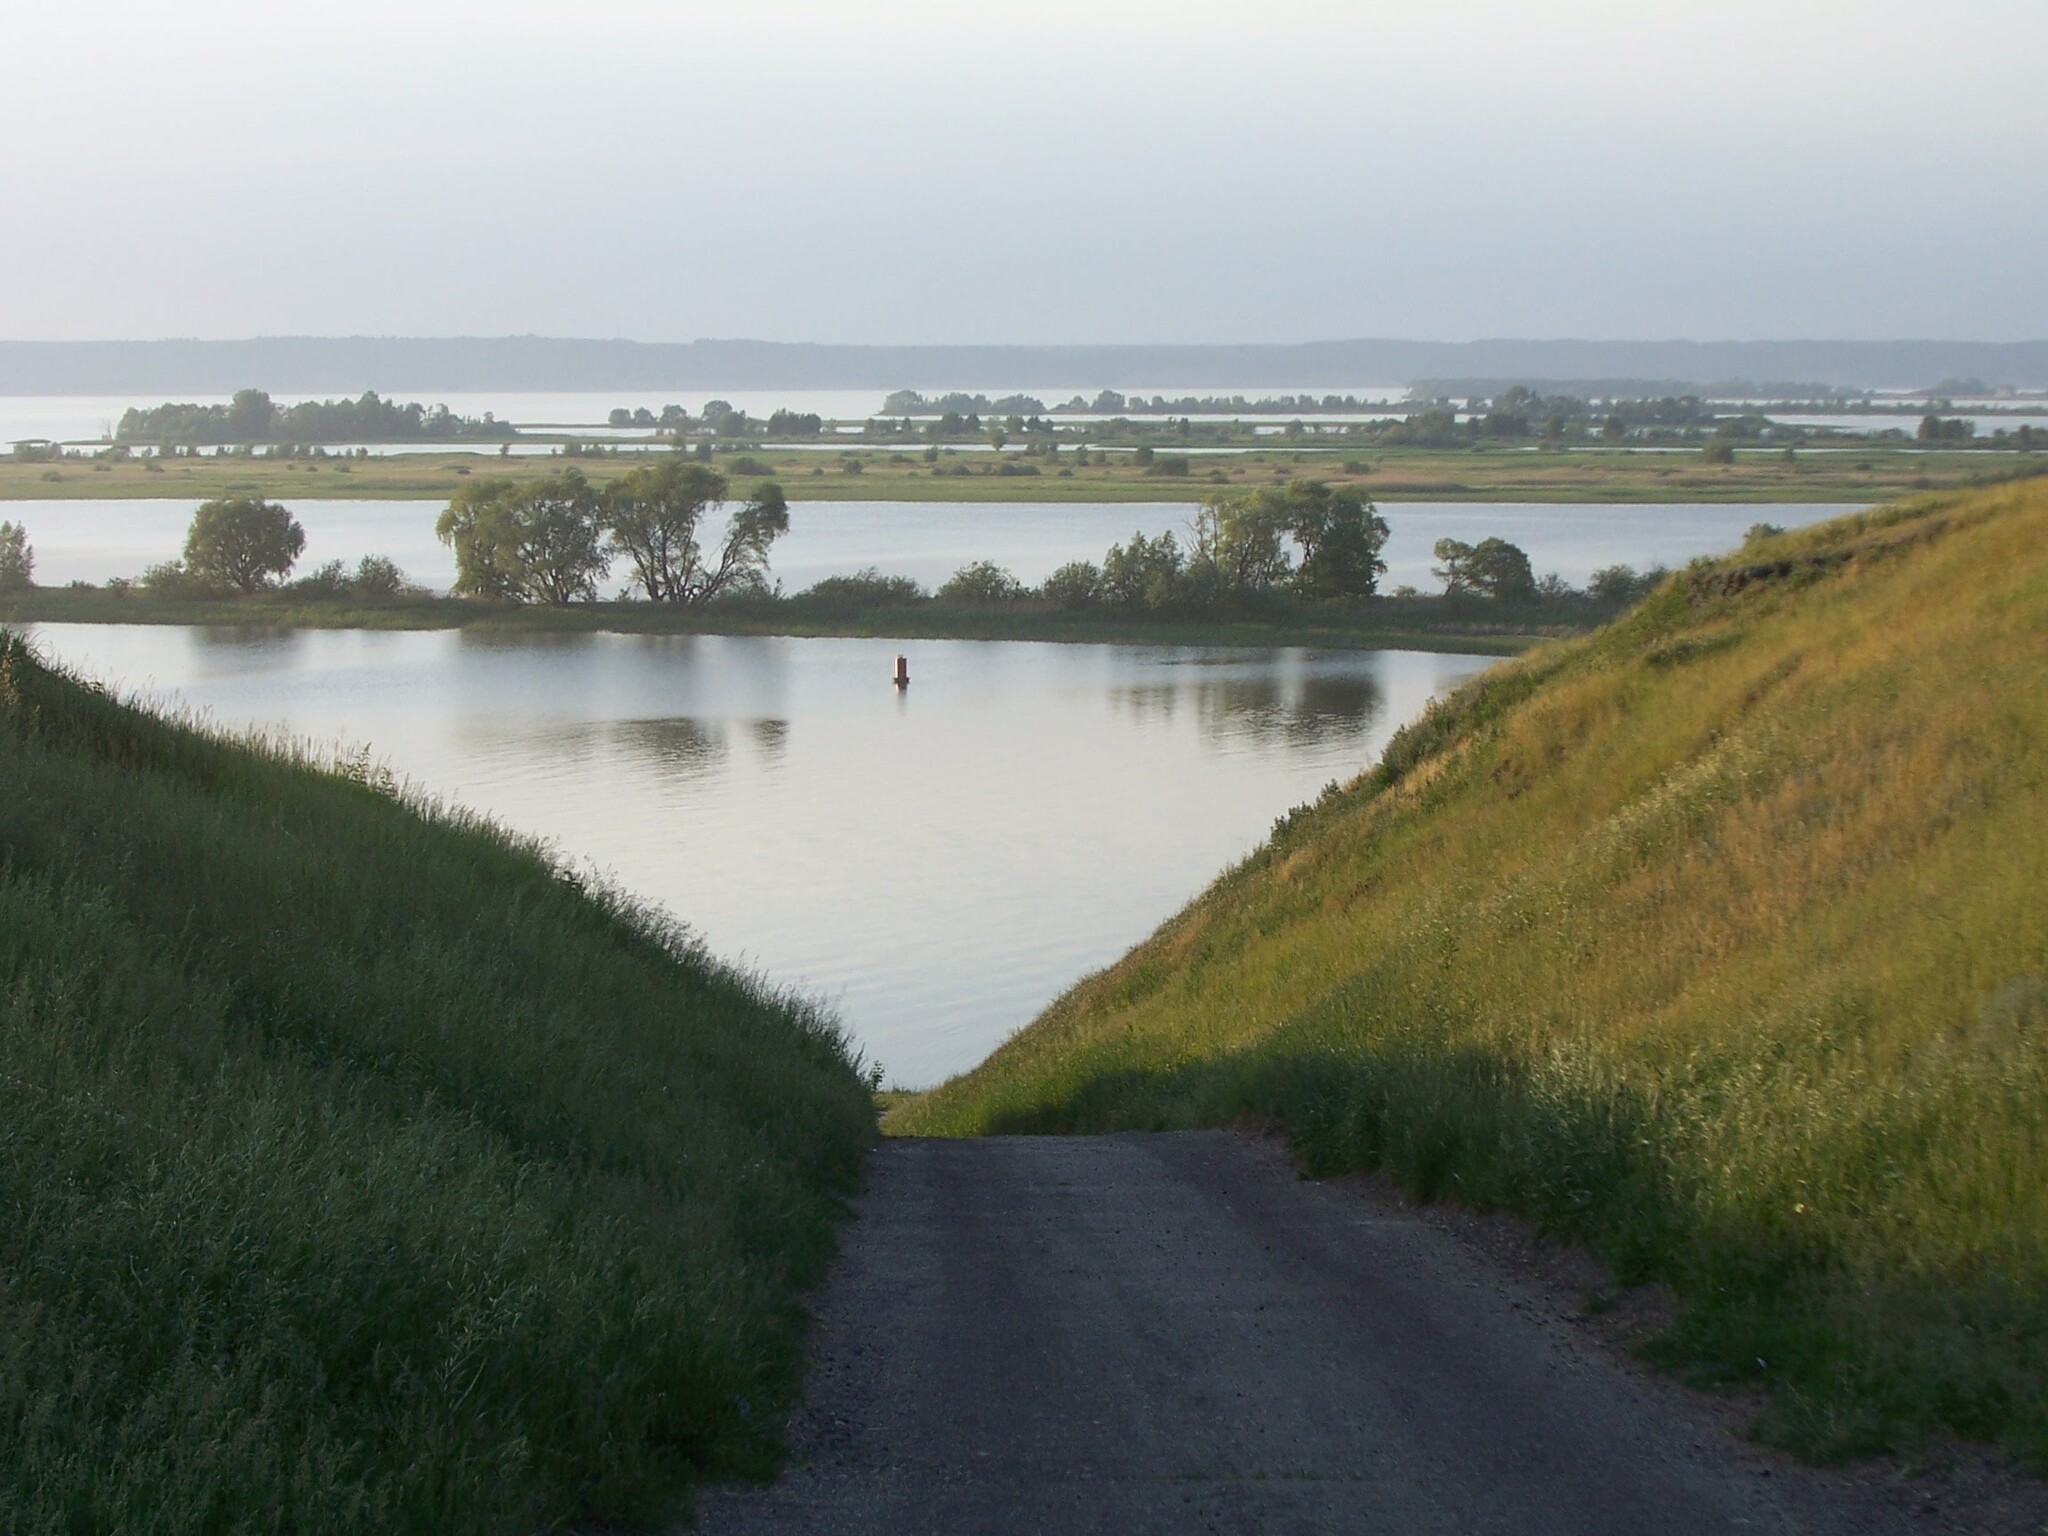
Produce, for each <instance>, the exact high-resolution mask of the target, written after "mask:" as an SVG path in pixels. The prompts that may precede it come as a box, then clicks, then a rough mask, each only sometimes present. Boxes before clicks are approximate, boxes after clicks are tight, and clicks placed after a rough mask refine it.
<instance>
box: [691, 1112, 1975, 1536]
mask: <svg viewBox="0 0 2048 1536" xmlns="http://www.w3.org/2000/svg"><path fill="white" fill-rule="evenodd" d="M1571 1313H1572V1309H1571V1307H1570V1306H1569V1305H1568V1304H1561V1303H1560V1300H1559V1298H1557V1297H1555V1296H1552V1295H1546V1294H1544V1293H1543V1292H1542V1291H1541V1290H1540V1289H1539V1288H1538V1287H1535V1286H1533V1285H1527V1284H1522V1283H1520V1282H1518V1281H1517V1280H1516V1279H1515V1277H1513V1276H1512V1275H1508V1274H1504V1273H1503V1272H1502V1271H1501V1270H1500V1268H1499V1267H1498V1266H1496V1265H1491V1264H1489V1263H1488V1262H1487V1261H1486V1259H1485V1258H1484V1257H1483V1256H1482V1255H1480V1254H1478V1253H1476V1252H1475V1251H1474V1250H1473V1249H1472V1248H1471V1247H1469V1246H1468V1245H1466V1244H1464V1243H1462V1242H1460V1241H1459V1240H1458V1239H1456V1238H1455V1237H1453V1236H1451V1235H1449V1234H1447V1233H1446V1232H1444V1231H1443V1230H1441V1229H1440V1228H1438V1227H1437V1226H1434V1225H1432V1224H1431V1223H1429V1222H1426V1221H1423V1220H1420V1219H1418V1218H1416V1217H1415V1216H1413V1215H1410V1214H1407V1213H1404V1212H1401V1211H1398V1210H1396V1209H1393V1208H1391V1207H1388V1206H1385V1205H1381V1204H1376V1203H1374V1202H1372V1201H1369V1200H1366V1199H1362V1198H1360V1196H1359V1195H1358V1194H1357V1193H1356V1192H1354V1191H1347V1190H1343V1189H1336V1188H1330V1187H1326V1186H1322V1185H1317V1184H1313V1183H1308V1182H1304V1181H1301V1180H1298V1179H1296V1178H1294V1177H1293V1176H1292V1175H1291V1173H1290V1172H1289V1171H1288V1170H1287V1168H1286V1167H1285V1165H1284V1163H1283V1162H1282V1161H1281V1160H1280V1159H1278V1158H1277V1157H1276V1156H1274V1155H1273V1154H1272V1153H1271V1151H1270V1150H1269V1149H1264V1148H1261V1147H1259V1146H1256V1145H1254V1144H1252V1143H1250V1142H1247V1141H1246V1140H1244V1139H1243V1138H1240V1137H1236V1136H1232V1135H1229V1134H1226V1133H1220V1132H1218V1133H1193V1134H1185V1135H1160V1136H1106V1137H1034V1138H995V1139H989V1140H982V1141H961V1142H940V1141H898V1142H891V1143H887V1144H885V1145H884V1146H883V1147H882V1148H881V1149H880V1151H879V1152H878V1153H877V1155H876V1159H875V1165H874V1171H873V1180H872V1184H871V1187H870V1189H869V1191H868V1193H867V1195H866V1196H865V1197H864V1198H863V1201H862V1205H861V1215H860V1219H859V1220H858V1221H857V1222H856V1223H854V1224H853V1225H852V1227H851V1228H850V1229H849V1231H848V1233H847V1249H846V1252H845V1254H844V1256H843V1258H842V1260H841V1263H840V1267H839V1269H838V1272H837V1274H836V1276H835V1278H834V1280H833V1281H832V1283H831V1285H830V1286H829V1288H828V1290H827V1293H826V1295H825V1297H824V1300H823V1305H822V1316H821V1319H820V1326H819V1333H818V1336H817V1337H816V1338H815V1340H814V1341H813V1349H814V1365H813V1379H812V1382H811V1388H810V1392H809V1400H808V1406H807V1409H806V1411H805V1414H804V1417H803V1419H802V1420H801V1421H800V1423H799V1425H798V1427H797V1430H796V1435H795V1445H796V1455H795V1460H794V1462H793V1465H792V1467H791V1470H790V1471H789V1473H788V1474H787V1475H786V1476H785V1477H784V1478H783V1480H782V1481H781V1482H779V1483H778V1484H777V1485H776V1486H774V1487H773V1488H770V1489H747V1490H737V1491H729V1492H722V1493H719V1494H716V1495H714V1496H713V1497H711V1498H709V1499H707V1500H705V1501H704V1503H703V1506H702V1509H701V1527H700V1528H701V1529H702V1530H703V1531H705V1532H707V1533H710V1536H755V1533H769V1532H776V1533H781V1532H789V1533H799V1532H800V1533H804V1536H839V1533H846V1536H851V1533H867V1532H873V1533H877V1536H882V1533H887V1536H921V1533H926V1532H931V1533H945V1536H966V1533H976V1532H988V1533H1005V1536H1008V1533H1041V1532H1042V1533H1046V1536H1086V1533H1097V1532H1100V1533H1106V1536H1151V1533H1154V1532H1158V1533H1167V1532H1173V1533H1180V1532H1202V1531H1216V1532H1246V1533H1250V1532H1259V1533H1281V1532H1318V1533H1321V1532H1347V1533H1350V1532H1357V1533H1378V1532H1386V1533H1400V1536H1422V1533H1433V1532H1445V1533H1449V1532H1460V1533H1472V1532H1517V1533H1520V1532H1573V1533H1577V1532H1587V1533H1592V1532H1614V1533H1617V1536H1620V1533H1628V1536H1652V1533H1667V1532H1669V1533H1675V1532H1705V1531H1715V1532H1725V1531H1750V1532H1784V1531H1844V1532H1848V1531H1855V1532H1868V1531H1884V1530H1893V1529H1898V1530H1907V1529H1911V1530H1917V1531H1929V1530H1944V1529H1975V1528H1978V1525H1977V1522H1975V1521H1973V1522H1972V1523H1971V1524H1970V1525H1968V1526H1951V1525H1950V1524H1949V1523H1948V1521H1947V1520H1946V1519H1945V1518H1943V1512H1942V1511H1941V1510H1940V1509H1939V1508H1929V1507H1926V1505H1925V1504H1924V1503H1918V1504H1915V1503H1912V1501H1913V1500H1915V1499H1920V1498H1921V1497H1922V1496H1921V1495H1919V1494H1917V1493H1911V1492H1900V1491H1898V1490H1881V1489H1880V1490H1874V1489H1873V1488H1872V1487H1871V1486H1869V1484H1868V1482H1867V1480H1866V1481H1865V1482H1863V1483H1858V1482H1856V1481H1855V1480H1852V1479H1843V1478H1838V1477H1834V1476H1831V1475H1828V1474H1820V1473H1811V1472H1807V1471H1804V1470H1803V1469H1799V1468H1796V1467H1793V1466H1791V1465H1790V1464H1789V1463H1787V1462H1786V1461H1785V1460H1783V1459H1782V1458H1778V1457H1775V1456H1772V1455H1770V1454H1768V1453H1766V1452H1762V1451H1758V1450H1755V1449H1753V1448H1751V1447H1749V1446H1746V1445H1744V1444H1742V1443H1741V1442H1740V1441H1738V1440H1736V1439H1735V1438H1734V1437H1732V1436H1730V1435H1728V1434H1726V1433H1725V1432H1723V1431H1722V1430H1721V1429H1720V1428H1718V1427H1716V1426H1715V1425H1713V1424H1711V1423H1708V1422H1707V1421H1706V1419H1705V1417H1704V1416H1703V1415H1702V1413H1701V1412H1700V1411H1699V1410H1698V1408H1697V1405H1690V1406H1689V1404H1688V1400H1687V1399H1686V1397H1685V1394H1683V1393H1682V1392H1681V1391H1680V1389H1678V1388H1676V1387H1673V1386H1671V1385H1670V1384H1669V1383H1666V1382H1662V1381H1658V1380H1655V1379H1651V1378H1648V1377H1646V1376H1644V1375H1643V1374H1642V1373H1640V1372H1639V1371H1637V1370H1635V1369H1634V1368H1632V1367H1630V1366H1628V1365H1626V1364H1625V1363H1623V1362H1622V1361H1621V1360H1619V1359H1618V1358H1617V1357H1616V1355H1615V1353H1614V1351H1613V1350H1612V1349H1610V1348H1607V1347H1604V1346H1602V1345H1600V1344H1598V1343H1597V1342H1593V1341H1589V1340H1588V1338H1587V1337H1586V1330H1585V1328H1584V1327H1583V1326H1582V1325H1581V1324H1579V1323H1578V1322H1575V1321H1574V1319H1573V1317H1572V1315H1571ZM1909 1504H1912V1507H1911V1508H1910V1509H1909V1508H1908V1505H1909ZM1929 1516H1932V1517H1933V1518H1929Z"/></svg>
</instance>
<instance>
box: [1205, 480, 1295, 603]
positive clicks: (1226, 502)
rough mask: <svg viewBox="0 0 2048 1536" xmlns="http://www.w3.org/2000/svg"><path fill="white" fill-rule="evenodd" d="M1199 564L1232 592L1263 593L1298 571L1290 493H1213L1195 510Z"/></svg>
mask: <svg viewBox="0 0 2048 1536" xmlns="http://www.w3.org/2000/svg"><path fill="white" fill-rule="evenodd" d="M1193 564H1194V565H1195V567H1196V568H1197V569H1198V570H1199V571H1200V572H1201V575H1199V576H1198V577H1197V580H1198V581H1200V580H1202V579H1203V578H1204V577H1207V576H1208V575H1210V573H1213V575H1214V580H1215V582H1216V585H1217V586H1218V587H1219V588H1220V589H1221V590H1222V591H1224V592H1227V593H1229V594H1230V595H1232V596H1237V597H1243V596H1248V595H1250V594H1252V593H1255V592H1263V591H1265V590H1266V589H1268V588H1269V587H1271V586H1273V584H1274V583H1276V582H1278V581H1280V580H1282V579H1284V578H1285V577H1286V576H1287V575H1288V573H1289V572H1291V571H1292V570H1293V569H1294V560H1293V557H1292V556H1291V555H1289V553H1288V551H1287V521H1286V508H1285V497H1284V496H1282V495H1280V494H1278V493H1276V492H1274V491H1271V490H1258V491H1253V492H1252V493H1251V494H1250V495H1248V496H1212V497H1210V498H1209V500H1208V501H1206V502H1204V503H1203V504H1202V509H1201V511H1199V512H1197V513H1196V514H1195V551H1194V561H1193Z"/></svg>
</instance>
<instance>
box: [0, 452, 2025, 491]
mask: <svg viewBox="0 0 2048 1536" xmlns="http://www.w3.org/2000/svg"><path fill="white" fill-rule="evenodd" d="M672 452H673V450H671V449H668V448H640V449H621V450H617V451H609V450H599V449H595V448H586V449H584V450H582V451H581V452H579V453H578V454H577V455H576V456H575V457H572V458H568V459H561V458H546V457H544V458H539V459H535V458H530V457H519V456H510V457H507V456H501V455H500V454H499V453H498V452H497V451H496V450H494V449H485V450H481V451H479V450H474V449H470V448H468V447H465V446H461V445H452V446H451V447H450V448H449V449H448V450H447V451H446V452H418V453H388V454H379V455H373V456H371V457H368V458H351V457H344V456H329V457H325V458H308V457H304V456H300V457H287V456H281V455H276V456H267V455H258V456H254V457H239V456H222V457H212V456H206V457H198V458H173V459H169V460H160V459H156V458H141V457H129V456H122V457H111V458H110V457H101V458H95V459H90V460H82V459H77V458H67V459H64V460H62V461H61V462H59V463H54V464H52V463H44V462H40V461H19V460H0V501H18V500H26V499H33V500H67V499H72V498H98V497H189V498H195V499H206V498H210V497H216V496H228V495H237V494H248V495H255V496H264V497H273V498H283V499H288V500H293V501H304V500H318V499H336V500H386V501H404V500H419V501H445V500H447V499H448V498H449V497H450V496H451V495H453V494H454V493H455V492H456V491H457V490H458V489H460V488H461V487H462V486H464V485H465V484H468V483H470V482H471V481H472V480H474V479H490V478H497V477H520V476H526V475H531V474H532V473H533V472H534V470H535V469H536V468H537V467H542V466H560V465H563V464H574V465H575V466H576V467H578V468H580V469H581V470H582V471H583V472H584V473H585V474H586V475H588V476H589V477H590V478H591V479H592V480H593V481H597V482H600V483H601V482H604V481H607V480H610V479H614V478H617V477H618V476H620V475H624V474H626V473H628V472H630V471H631V470H633V469H634V468H636V467H638V466H640V465H642V464H645V463H647V462H648V461H649V460H650V459H660V458H664V457H667V456H668V455H669V454H671V453H672ZM1067 457H1068V459H1070V460H1071V459H1072V458H1073V457H1075V456H1074V455H1072V454H1069V455H1068V456H1067ZM2043 459H2044V455H2043V454H2041V453H2034V452H2020V451H2017V450H2009V451H2001V450H1993V449H1989V448H1984V447H1977V448H1942V447H1933V448H1921V447H1918V446H1915V445H1902V444H1898V443H1891V442H1880V443H1873V444H1869V445H1858V446H1854V447H1830V448H1811V449H1796V450H1794V451H1792V452H1791V453H1790V454H1789V455H1788V454H1787V453H1786V451H1785V450H1783V449H1781V448H1754V447H1743V448H1735V449H1730V450H1728V453H1727V456H1726V461H1725V462H1716V461H1710V460H1709V459H1708V457H1707V456H1706V451H1705V450H1704V449H1701V448H1673V449H1668V450H1665V449H1655V448H1643V449H1634V448H1616V447H1561V448H1548V447H1544V448H1536V447H1529V446H1524V445H1517V444H1514V443H1481V444H1476V445H1473V446H1469V447H1457V448H1426V447H1373V448H1371V449H1369V450H1363V451H1361V450H1358V449H1350V450H1344V449H1334V448H1299V447H1276V448H1270V449H1264V448H1262V449H1257V450H1254V451H1249V452H1244V453H1235V454H1211V455H1203V454H1200V453H1195V454H1188V455H1179V454H1171V453H1162V454H1160V455H1158V456H1156V457H1154V458H1153V459H1152V461H1151V462H1150V463H1147V464H1141V463H1139V462H1138V455H1137V453H1136V452H1135V451H1119V450H1098V451H1096V452H1093V453H1090V454H1089V455H1088V462H1087V463H1086V464H1076V463H1071V462H1058V461H1055V460H1049V459H1031V458H1027V457H1025V456H1023V455H1022V454H1021V453H1019V452H1016V451H1014V450H1013V451H1006V452H1004V453H1002V454H996V453H992V452H989V451H987V450H986V449H981V450H976V449H972V448H969V449H959V450H941V451H940V454H939V457H938V458H937V460H936V461H927V460H926V458H925V457H924V454H923V452H922V451H920V450H917V449H914V448H906V449H893V448H889V447H886V446H883V447H877V446H870V445H863V444H860V443H859V442H858V440H855V441H854V442H853V443H852V444H851V445H850V446H849V447H848V448H847V449H846V450H845V451H844V452H835V453H822V452H818V451H815V450H809V449H795V448H789V447H777V446H775V445H773V444H759V445H749V446H748V447H747V448H745V449H744V450H743V451H740V452H735V453H725V452H721V453H718V454H717V455H715V456H714V457H713V459H712V460H711V463H712V464H713V465H714V466H715V467H717V468H718V469H719V470H721V471H723V472H725V473H728V474H730V475H732V476H734V477H735V478H741V479H744V478H747V477H755V476H758V477H772V478H775V479H778V480H780V481H781V482H782V484H783V485H784V487H785V488H786V489H787V491H788V493H789V496H790V498H791V499H792V500H796V501H970V502H981V501H989V502H998V501H1054V502H1078V501H1111V502H1116V501H1123V502H1129V501H1186V502H1194V501H1199V500H1201V499H1202V498H1203V497H1204V496H1207V495H1209V494H1211V493H1212V492H1214V491H1216V490H1218V489H1219V488H1223V489H1236V490H1242V489H1245V488H1247V487H1252V486H1258V485H1263V484H1276V483H1281V482H1285V481H1287V480H1291V479H1295V478H1297V477H1300V476H1303V475H1311V476H1314V477H1315V478H1317V479H1319V480H1327V481H1329V482H1330V483H1331V484H1334V485H1339V486H1343V487H1346V488H1348V489H1351V490H1355V491H1357V492H1359V493H1360V494H1362V495H1368V496H1370V497H1372V498H1373V499H1374V500H1375V501H1377V502H1381V503H1387V502H1399V501H1529V502H1671V501H1708V502H1715V501H1718V502H1773V501H1781V502H1872V501H1881V500H1884V499H1887V498H1890V497H1896V496H1903V495H1907V494H1910V493H1912V492H1915V491H1924V490H1941V489H1951V488H1955V487H1960V486H1967V485H1972V484H1978V483H1983V482H1986V481H1991V480H1997V479H2000V478H2004V477H2008V476H2013V475H2023V474H2028V473H2033V472H2035V471H2036V469H2037V467H2038V466H2040V465H2041V464H2042V462H2043ZM1162 471H1166V472H1162Z"/></svg>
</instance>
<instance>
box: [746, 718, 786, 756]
mask: <svg viewBox="0 0 2048 1536" xmlns="http://www.w3.org/2000/svg"><path fill="white" fill-rule="evenodd" d="M749 726H750V728H751V729H752V731H753V733H754V749H755V750H756V751H757V752H759V753H760V754H761V761H762V762H764V763H779V762H781V761H782V759H783V757H784V756H785V754H787V753H788V751H789V722H788V721H787V720H754V721H750V722H749Z"/></svg>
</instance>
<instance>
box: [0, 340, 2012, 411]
mask: <svg viewBox="0 0 2048 1536" xmlns="http://www.w3.org/2000/svg"><path fill="white" fill-rule="evenodd" d="M1450 378H1458V379H1470V378H1488V379H1517V378H1535V379H1545V380H1551V381H1561V382H1570V381H1575V380H1611V379H1656V380H1663V381H1686V380H1691V381H1694V382H1696V383H1704V382H1708V381H1713V380H1721V379H1757V380H1767V379H1797V380H1802V381H1810V382H1812V383H1814V384H1821V385H1827V386H1830V387H1833V388H1845V389H1860V388H1874V389H1891V388H1896V389H1920V388H1925V387H1928V386H1930V385H1932V384H1933V383H1934V382H1935V381H1937V380H1941V379H1950V378H1979V379H1984V380H1986V381H1988V382H1989V383H1991V384H1992V385H1994V386H1997V385H2007V384H2009V385H2013V386H2015V387H2017V388H2022V389H2038V388H2048V341H2025V342H1974V341H1716V342H1698V341H1511V340H1501V341H1473V342H1434V341H1391V340H1357V341H1316V342H1301V343H1296V344H1286V345H1252V346H928V347H927V346H821V345H815V344H811V343H794V342H774V341H689V342H642V341H616V340H613V341H607V340H586V339H578V338H574V337H551V336H467V337H466V336H453V337H403V336H340V337H323V336H265V337H256V338H252V339H248V340H240V341H191V340H173V341H0V394H10V395H53V394H125V393H135V394H150V395H157V396H160V397H175V396H178V395H181V394H183V395H196V394H229V393H231V392H233V391H234V390H237V389H243V388H248V387H252V386H253V387H256V388H260V389H267V390H269V391H271V392H272V393H273V394H284V395H290V394H297V393H308V394H312V393H327V394H344V395H355V394H360V393H361V392H362V391H364V390H366V389H374V390H380V391H382V392H384V393H387V394H389V393H391V392H392V391H394V390H410V391H417V392H432V391H441V392H444V393H445V392H453V391H459V390H487V389H499V390H621V391H626V390H640V391H650V392H655V391H667V390H716V389H875V390H891V389H900V388H918V389H930V388H934V387H937V388H943V389H977V388H979V389H988V388H996V389H1005V388H1054V389H1057V388H1083V387H1086V388H1104V387H1107V388H1119V389H1132V388H1144V389H1153V388H1161V389H1164V388H1196V389H1200V388H1230V389H1237V388H1245V387H1271V388H1317V387H1327V388H1343V387H1356V386H1359V385H1381V384H1398V385H1406V384H1408V383H1409V382H1410V381H1412V380H1417V379H1450Z"/></svg>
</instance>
